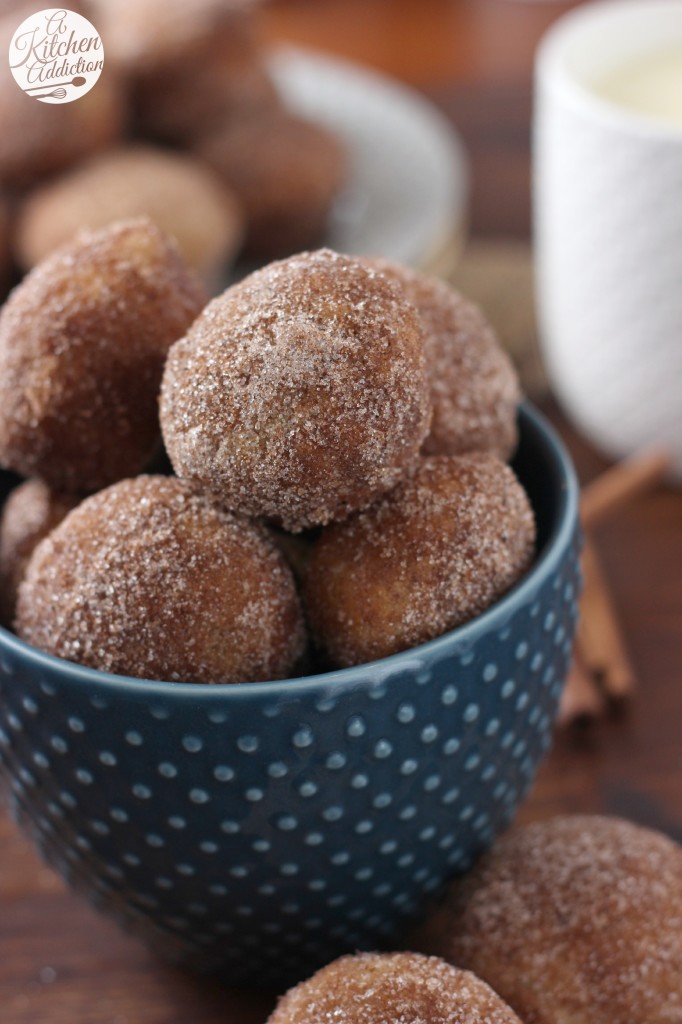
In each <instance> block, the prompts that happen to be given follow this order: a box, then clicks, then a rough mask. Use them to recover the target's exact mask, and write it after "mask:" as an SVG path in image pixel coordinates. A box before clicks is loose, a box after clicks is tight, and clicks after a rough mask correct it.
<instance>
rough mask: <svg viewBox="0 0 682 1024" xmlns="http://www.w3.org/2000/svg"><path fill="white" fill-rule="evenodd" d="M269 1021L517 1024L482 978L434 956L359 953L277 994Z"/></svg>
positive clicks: (290, 1023) (279, 1023) (293, 1023)
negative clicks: (280, 995)
mask: <svg viewBox="0 0 682 1024" xmlns="http://www.w3.org/2000/svg"><path fill="white" fill-rule="evenodd" d="M267 1024H521V1022H520V1021H519V1019H518V1017H517V1016H516V1014H515V1013H514V1012H513V1011H512V1010H511V1009H510V1008H509V1007H508V1006H506V1005H505V1003H503V1002H502V1000H501V999H500V998H499V996H497V995H496V994H495V993H494V992H493V990H492V989H491V988H489V987H488V985H486V984H485V982H483V981H481V980H480V979H479V978H477V977H476V976H475V975H474V974H470V973H469V972H468V971H460V970H457V968H455V967H451V966H450V965H449V964H446V963H445V962H444V961H443V960H439V959H438V958H437V957H426V956H420V955H419V954H418V953H359V954H357V955H355V956H344V957H341V958H340V959H339V960H334V961H333V962H332V963H331V964H328V966H327V967H323V968H322V970H320V971H318V972H317V973H316V974H314V975H313V976H312V978H309V979H308V980H307V981H304V982H302V983H301V984H300V985H297V986H296V988H293V989H291V990H290V991H289V992H287V994H286V995H285V996H283V997H282V999H280V1001H279V1003H278V1005H277V1007H276V1009H275V1010H274V1012H273V1013H272V1014H271V1015H270V1017H269V1018H268V1022H267Z"/></svg>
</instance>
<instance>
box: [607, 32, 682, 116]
mask: <svg viewBox="0 0 682 1024" xmlns="http://www.w3.org/2000/svg"><path fill="white" fill-rule="evenodd" d="M594 91H595V93H596V94H597V95H598V96H601V98H602V99H605V100H608V101H609V102H611V103H615V104H617V105H618V106H619V107H623V108H625V109H626V110H629V111H631V112H632V113H633V114H638V115H640V116H641V117H646V118H650V119H651V120H653V121H658V122H662V123H664V124H668V125H674V126H676V127H678V128H682V45H677V46H675V47H673V48H666V49H663V50H655V51H653V52H652V53H647V54H645V55H643V56H639V57H634V58H630V59H629V60H627V61H625V62H624V63H622V64H620V65H619V66H618V67H616V68H615V69H614V70H612V71H610V72H609V73H608V74H606V75H604V76H603V77H601V78H598V79H597V80H596V81H595V83H594Z"/></svg>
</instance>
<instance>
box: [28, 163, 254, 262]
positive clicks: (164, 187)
mask: <svg viewBox="0 0 682 1024" xmlns="http://www.w3.org/2000/svg"><path fill="white" fill-rule="evenodd" d="M142 215H146V216H147V217H149V218H150V220H152V221H153V222H154V223H155V224H156V225H157V227H159V228H161V230H162V231H165V232H166V234H167V235H170V237H171V238H174V239H175V241H176V242H177V243H178V245H179V247H180V252H181V253H182V255H183V258H184V259H185V261H186V262H187V264H188V265H189V266H190V267H192V268H193V269H194V270H196V271H197V273H199V274H200V275H201V276H202V277H203V278H204V279H205V280H206V281H208V282H211V281H212V280H214V279H215V278H216V277H217V276H218V275H219V274H220V273H221V272H224V271H225V270H226V269H227V268H228V267H229V265H230V264H231V263H232V262H233V260H234V257H235V255H236V253H237V250H238V248H239V246H240V245H241V240H242V233H243V217H242V213H241V208H240V206H239V203H238V202H237V200H236V199H235V197H234V195H233V194H232V193H231V192H230V191H229V189H228V188H227V187H226V186H225V185H223V183H222V182H221V181H220V180H219V179H218V178H217V176H216V175H215V174H214V173H213V172H212V171H211V170H210V169H209V168H208V167H205V166H204V165H203V164H202V163H201V162H200V161H198V160H196V159H195V158H194V157H191V156H185V155H183V154H181V153H173V152H169V151H166V150H163V149H157V148H155V147H152V146H141V145H130V146H125V147H121V148H119V149H112V150H110V151H109V152H107V153H103V154H101V155H99V156H97V157H94V158H93V159H92V160H90V161H88V162H87V163H85V164H83V165H81V166H79V167H77V168H75V169H74V170H72V171H69V172H68V173H67V174H65V175H63V176H62V177H61V178H59V179H58V180H56V181H52V182H50V183H49V184H47V185H44V186H43V187H42V188H38V189H36V190H35V191H34V192H32V193H31V194H30V195H29V197H28V198H27V199H26V201H25V202H24V204H23V206H22V207H21V210H20V213H19V217H18V222H17V225H16V243H15V248H16V252H17V256H18V259H19V262H20V263H21V264H22V265H23V266H24V267H25V268H26V269H30V268H31V267H33V266H35V264H36V263H39V262H40V260H42V259H44V258H45V257H46V256H47V255H49V253H51V252H52V251H53V250H54V249H56V248H57V247H58V246H60V245H63V244H64V243H65V242H68V241H69V239H71V238H72V237H73V236H74V235H75V233H76V231H77V230H78V229H79V228H91V229H96V228H102V227H105V226H106V225H107V224H109V223H111V222H112V221H116V220H122V219H126V218H129V217H137V216H142Z"/></svg>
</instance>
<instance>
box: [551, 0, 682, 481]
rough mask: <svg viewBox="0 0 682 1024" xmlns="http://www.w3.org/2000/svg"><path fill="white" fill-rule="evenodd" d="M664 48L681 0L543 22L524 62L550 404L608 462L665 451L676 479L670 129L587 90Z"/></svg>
mask: <svg viewBox="0 0 682 1024" xmlns="http://www.w3.org/2000/svg"><path fill="white" fill-rule="evenodd" d="M675 44H678V45H682V2H681V0H607V2H602V3H594V4H588V5H586V6H584V7H579V8H577V9H576V10H575V11H572V12H571V13H569V14H568V15H565V16H564V17H563V18H561V19H560V20H559V21H558V22H557V23H556V24H555V26H554V27H553V28H552V29H551V30H550V32H549V33H548V35H547V36H546V37H545V39H544V40H543V42H542V43H541V46H540V49H539V51H538V58H537V66H536V109H535V153H534V207H535V245H536V269H537V297H538V314H539V321H540V333H541V339H542V344H543V350H544V354H545V359H546V363H547V368H548V372H549V375H550V379H551V381H552V385H553V388H554V390H555V392H556V394H557V396H558V398H559V400H560V402H561V403H562V405H563V406H564V407H565V409H566V410H567V412H568V413H569V414H570V415H571V417H572V418H573V419H574V421H575V422H576V424H577V426H578V427H579V428H580V429H581V430H582V431H583V432H584V433H585V434H586V435H587V436H589V437H590V438H591V439H592V440H593V442H594V443H595V444H596V445H597V446H598V447H600V448H601V449H602V450H603V451H605V452H606V453H608V454H610V455H611V456H615V457H621V456H624V455H627V454H629V453H631V452H633V451H635V450H636V449H638V448H641V447H645V446H649V445H652V444H663V445H665V446H666V447H667V448H668V449H669V450H670V452H671V453H672V455H673V457H674V459H675V460H676V467H675V475H676V476H677V477H678V479H682V127H676V126H675V125H673V124H671V125H666V124H664V123H662V122H657V121H655V120H651V119H648V118H646V117H644V116H642V115H639V114H636V113H632V112H629V111H628V110H627V109H626V108H624V107H623V108H621V107H620V106H617V105H615V104H614V103H611V102H609V101H607V100H605V99H602V98H600V96H599V94H598V91H597V90H596V89H595V83H597V82H598V81H599V80H600V79H601V78H603V77H604V76H605V75H607V74H608V73H610V72H612V71H615V70H616V69H617V68H619V67H622V66H625V65H626V63H627V62H628V61H631V60H633V59H637V58H638V57H640V56H644V55H646V54H649V53H654V52H661V51H664V50H669V49H670V48H671V47H672V46H675Z"/></svg>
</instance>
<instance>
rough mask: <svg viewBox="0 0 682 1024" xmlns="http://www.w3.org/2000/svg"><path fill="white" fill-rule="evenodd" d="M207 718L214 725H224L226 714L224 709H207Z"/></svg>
mask: <svg viewBox="0 0 682 1024" xmlns="http://www.w3.org/2000/svg"><path fill="white" fill-rule="evenodd" d="M208 720H209V722H213V724H214V725H224V723H225V722H226V721H227V714H226V713H225V712H224V711H209V713H208Z"/></svg>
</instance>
